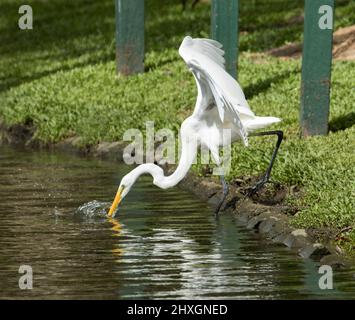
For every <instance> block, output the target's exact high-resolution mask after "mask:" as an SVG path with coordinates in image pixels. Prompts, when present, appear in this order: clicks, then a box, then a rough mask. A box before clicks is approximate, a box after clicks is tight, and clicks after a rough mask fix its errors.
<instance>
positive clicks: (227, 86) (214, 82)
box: [179, 37, 255, 145]
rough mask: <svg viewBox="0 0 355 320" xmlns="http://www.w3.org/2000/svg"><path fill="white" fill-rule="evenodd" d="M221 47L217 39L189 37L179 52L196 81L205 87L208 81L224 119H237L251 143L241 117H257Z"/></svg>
mask: <svg viewBox="0 0 355 320" xmlns="http://www.w3.org/2000/svg"><path fill="white" fill-rule="evenodd" d="M221 47H222V45H221V44H220V43H219V42H217V41H215V40H211V39H192V38H191V37H185V38H184V40H183V42H182V44H181V46H180V48H179V53H180V56H181V57H182V58H183V59H184V60H185V62H186V64H187V65H188V66H189V68H190V69H191V71H192V72H193V73H194V75H195V78H196V81H198V82H201V83H200V85H201V86H203V84H204V83H203V82H202V79H203V80H204V81H205V82H206V83H207V84H208V86H209V89H210V91H211V93H212V96H213V98H214V100H215V104H216V106H217V110H218V114H219V117H220V119H221V121H222V122H225V121H226V120H228V121H231V122H233V123H234V124H235V126H236V128H237V130H238V131H239V135H240V136H241V138H242V140H243V142H244V144H245V145H248V136H247V130H246V129H245V128H244V126H243V123H242V121H241V118H244V119H250V118H254V117H255V114H254V113H253V112H252V111H251V110H250V107H249V105H248V102H247V101H246V99H245V96H244V93H243V91H242V89H241V88H240V86H239V84H238V82H237V81H236V80H235V79H234V78H233V77H232V76H230V75H229V74H228V73H227V72H226V71H225V66H224V63H225V61H224V58H223V55H224V51H223V50H222V49H221ZM196 75H197V76H196ZM201 78H202V79H201ZM203 107H204V108H207V107H208V106H207V105H205V106H203ZM226 117H227V118H226Z"/></svg>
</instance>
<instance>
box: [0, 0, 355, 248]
mask: <svg viewBox="0 0 355 320" xmlns="http://www.w3.org/2000/svg"><path fill="white" fill-rule="evenodd" d="M27 3H28V4H30V5H32V7H33V10H34V30H32V31H20V30H19V29H18V27H17V19H18V14H17V11H18V7H19V5H21V4H22V1H17V0H2V1H1V4H0V14H1V19H0V38H1V39H2V41H1V42H2V45H1V47H0V118H2V119H4V120H5V121H6V123H8V124H15V123H33V124H34V125H35V127H36V128H37V131H36V137H37V138H39V139H41V140H43V141H46V142H56V141H59V140H61V139H63V138H65V137H68V136H73V135H80V136H81V137H83V139H84V140H83V143H89V144H94V143H97V142H99V141H103V140H105V141H114V140H120V139H122V135H123V132H124V131H125V130H127V129H128V128H132V127H133V128H140V129H143V130H144V129H145V121H147V120H154V121H155V127H156V129H159V128H162V127H167V128H171V129H174V130H176V131H177V130H178V128H179V125H180V123H181V121H182V120H183V119H184V118H185V117H186V116H187V115H188V114H189V113H191V111H192V107H193V105H194V102H195V97H196V89H195V84H194V81H193V79H192V76H191V74H190V73H189V72H188V70H187V68H186V66H185V65H184V63H183V61H182V60H181V59H180V58H179V56H178V54H177V48H178V46H179V44H180V42H181V40H182V38H183V37H184V36H185V35H187V34H190V35H192V36H203V37H205V36H208V34H209V21H210V8H209V5H208V4H206V3H200V4H199V5H198V6H197V7H196V9H195V10H192V11H191V10H188V11H186V12H184V13H182V12H181V6H180V3H179V1H177V0H174V1H173V0H170V1H158V0H150V1H147V17H146V39H147V41H146V48H147V53H146V59H145V60H146V61H145V62H146V69H147V72H146V73H144V74H141V75H136V76H132V77H128V78H125V77H121V76H116V75H115V63H114V47H115V44H114V16H113V13H114V8H113V1H112V0H105V1H94V0H76V1H65V0H51V1H44V0H42V1H40V0H32V1H28V2H27ZM302 11H303V1H294V0H273V1H270V0H254V1H252V0H250V1H249V0H248V1H241V8H240V29H241V37H240V48H241V51H242V54H241V57H240V63H239V81H240V83H241V85H242V87H243V88H244V91H245V93H246V96H247V98H248V99H249V102H250V105H251V107H252V109H253V110H254V111H255V112H256V113H257V114H259V115H272V116H278V117H281V118H282V119H283V122H282V123H281V124H280V125H278V126H277V127H278V128H281V129H282V130H284V132H285V137H286V138H285V141H284V142H283V144H282V147H281V150H280V154H279V156H278V158H277V161H276V164H275V167H274V170H273V180H276V181H280V182H282V183H284V184H286V185H288V186H291V185H297V186H300V187H301V188H302V192H301V194H302V196H297V197H295V196H291V195H290V196H289V197H288V199H287V201H288V202H289V203H290V204H292V205H295V206H297V207H298V208H299V209H300V210H299V212H298V214H297V216H296V217H294V218H293V219H292V223H294V224H295V225H297V226H300V227H330V228H337V229H340V228H343V227H345V226H354V225H355V211H354V204H355V203H354V199H355V197H354V189H355V188H354V187H355V181H354V177H355V169H354V168H355V151H354V150H355V127H354V126H353V124H354V118H355V112H354V101H355V83H354V79H355V62H335V63H334V64H333V71H332V92H331V94H332V100H331V112H330V129H331V132H330V134H329V135H328V136H327V137H313V138H308V139H303V140H301V139H299V129H298V113H299V101H300V98H299V94H300V62H299V61H294V60H290V61H280V60H277V59H275V58H263V59H259V60H257V61H256V60H253V59H252V58H250V55H248V54H246V52H247V51H250V52H262V51H264V50H267V49H270V48H273V47H275V46H279V45H282V44H285V43H288V42H293V41H300V40H301V39H302V27H303V25H302V22H297V23H293V22H292V21H293V20H295V19H294V18H295V17H298V16H300V15H301V14H302ZM296 20H297V19H296ZM352 21H355V2H353V1H350V0H349V1H347V0H343V1H340V0H338V1H337V9H336V20H335V26H336V28H338V27H341V26H347V25H350V24H351V22H352ZM171 119H174V121H171ZM273 143H274V141H273V139H269V138H254V139H253V140H251V146H250V148H247V149H246V148H243V147H242V146H240V145H235V146H234V147H233V160H232V168H233V169H232V172H231V174H230V177H229V179H232V178H233V177H236V176H237V177H238V176H244V175H257V174H260V173H261V172H262V171H263V170H264V169H265V166H266V165H267V162H268V160H269V158H270V154H269V153H270V152H271V148H272V145H273ZM195 170H199V166H196V167H195ZM349 239H350V240H351V242H350V243H352V244H354V243H355V240H354V239H355V236H354V233H351V234H350V236H349ZM350 247H351V245H350Z"/></svg>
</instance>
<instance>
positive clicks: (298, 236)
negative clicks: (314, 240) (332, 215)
mask: <svg viewBox="0 0 355 320" xmlns="http://www.w3.org/2000/svg"><path fill="white" fill-rule="evenodd" d="M283 243H284V244H285V245H286V246H288V247H289V248H302V247H305V246H308V245H309V244H310V242H309V240H308V236H307V232H306V230H304V229H297V230H294V231H292V232H291V234H289V235H288V236H287V237H286V239H285V240H284V242H283Z"/></svg>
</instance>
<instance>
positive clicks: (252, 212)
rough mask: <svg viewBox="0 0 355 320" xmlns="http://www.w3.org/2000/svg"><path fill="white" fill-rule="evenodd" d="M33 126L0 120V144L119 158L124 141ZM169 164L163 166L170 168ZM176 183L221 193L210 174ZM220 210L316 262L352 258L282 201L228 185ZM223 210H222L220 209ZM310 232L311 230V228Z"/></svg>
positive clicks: (212, 198) (214, 196)
mask: <svg viewBox="0 0 355 320" xmlns="http://www.w3.org/2000/svg"><path fill="white" fill-rule="evenodd" d="M34 132H35V130H34V128H33V127H32V126H26V125H20V124H18V125H14V126H11V127H8V126H6V125H5V124H4V123H3V122H2V121H1V120H0V145H1V144H9V145H18V146H24V147H28V148H31V149H51V150H60V151H62V152H65V153H70V154H76V155H85V156H90V157H94V158H100V159H103V160H110V161H118V162H122V161H123V150H124V148H125V146H126V143H124V142H101V143H99V144H97V145H91V146H89V145H86V146H83V144H82V143H81V139H80V137H71V138H67V139H65V140H63V141H61V142H59V143H53V144H52V143H43V142H41V141H39V140H38V139H35V138H34V137H33V134H34ZM171 170H173V168H170V169H167V171H171ZM179 187H181V188H182V189H185V190H188V191H190V192H192V193H193V194H195V195H196V196H197V197H199V198H200V199H202V200H204V201H207V202H208V203H209V204H210V205H211V206H213V207H215V206H216V205H217V203H218V200H219V199H220V197H221V194H222V188H221V185H220V184H219V183H217V182H216V181H214V180H212V179H211V178H206V177H198V176H197V175H196V174H194V173H193V172H190V173H189V174H188V175H187V176H186V177H185V178H184V179H183V180H182V181H181V182H180V183H179ZM226 203H227V205H226V206H225V209H224V212H230V213H233V214H235V215H236V217H237V219H238V220H239V221H240V222H241V223H242V224H243V225H244V226H245V227H246V228H247V229H250V230H257V231H258V232H259V233H260V234H262V235H263V236H264V237H265V238H267V239H269V240H271V241H272V242H274V243H277V244H282V245H285V246H287V247H289V248H291V249H292V250H293V251H294V252H295V253H297V254H298V255H299V256H301V257H303V258H310V259H312V260H315V261H317V262H319V263H320V264H327V265H331V266H333V267H335V268H341V267H346V266H350V265H352V264H353V262H352V261H351V260H350V259H349V257H347V256H346V255H345V254H344V253H339V252H338V250H337V249H336V247H335V246H334V245H333V244H332V243H331V239H328V241H326V243H319V242H316V241H315V239H314V237H313V236H312V235H311V234H310V232H309V231H307V230H305V229H296V228H294V227H292V226H291V225H290V223H289V218H288V216H287V211H288V209H289V208H288V207H285V206H282V205H274V206H268V205H263V204H260V203H254V202H253V201H252V200H251V199H250V198H245V197H244V196H243V195H241V194H240V193H239V192H238V190H237V189H236V188H235V187H233V186H230V192H229V195H228V197H227V200H226ZM221 214H223V212H222V213H221ZM312 231H313V234H314V230H312Z"/></svg>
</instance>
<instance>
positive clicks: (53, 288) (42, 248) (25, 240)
mask: <svg viewBox="0 0 355 320" xmlns="http://www.w3.org/2000/svg"><path fill="white" fill-rule="evenodd" d="M129 169H130V168H127V167H126V166H123V165H118V164H114V163H108V162H100V161H97V160H87V159H82V158H77V157H72V156H68V155H62V154H56V153H47V152H31V151H21V150H14V149H11V148H8V147H0V298H17V299H24V298H26V299H27V298H31V299H32V298H33V299H34V298H37V299H43V298H46V299H49V298H50V299H94V298H96V299H133V298H142V299H166V298H184V299H188V298H199V299H204V298H210V299H225V298H227V299H259V298H261V299H281V298H282V299H294V298H301V299H307V298H320V299H322V298H326V299H329V298H348V299H349V298H354V297H355V293H354V292H355V284H354V282H355V278H354V277H353V273H354V272H353V271H351V270H345V271H334V272H335V274H334V286H335V288H334V289H333V290H320V289H319V287H318V280H319V277H320V275H319V274H318V273H317V270H318V269H317V268H318V266H317V264H316V263H314V262H312V261H311V260H303V259H302V258H299V257H297V256H296V255H295V254H294V253H293V252H292V251H291V250H289V249H287V248H286V247H283V246H278V245H274V244H271V243H270V242H268V241H266V240H263V239H261V238H259V236H258V234H256V233H252V232H250V231H247V230H245V228H244V227H241V226H240V225H239V224H238V222H237V221H236V220H235V219H234V217H232V216H231V215H223V216H221V217H220V218H219V219H217V220H216V219H215V218H214V216H213V211H212V209H211V208H210V207H209V206H208V205H207V204H205V203H204V202H201V201H199V200H198V199H196V198H195V197H194V196H192V195H191V194H189V193H187V192H184V191H182V190H180V189H179V188H174V189H170V190H163V191H161V190H159V189H158V188H156V187H154V186H152V184H151V178H149V177H144V178H143V179H141V180H140V181H139V182H138V183H137V185H136V186H135V187H134V189H133V190H132V191H131V193H130V194H129V195H128V197H127V198H126V199H125V201H124V203H123V204H122V206H121V210H120V212H119V215H118V218H117V219H108V218H106V216H105V215H104V214H103V209H104V208H105V207H107V206H108V205H109V201H111V200H112V198H113V196H114V194H115V192H116V190H117V186H118V184H119V180H120V177H122V175H123V174H124V173H125V172H127V171H128V170H129ZM93 200H96V201H98V202H96V203H91V208H92V209H93V210H92V212H91V213H89V214H85V213H88V210H87V209H83V208H82V209H81V210H79V211H78V210H77V209H78V208H79V207H80V206H81V205H83V204H87V203H88V202H91V201H93ZM21 265H30V266H31V267H32V269H33V289H32V290H20V289H19V285H18V281H19V278H20V276H21V274H19V272H18V270H19V267H20V266H21Z"/></svg>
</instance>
